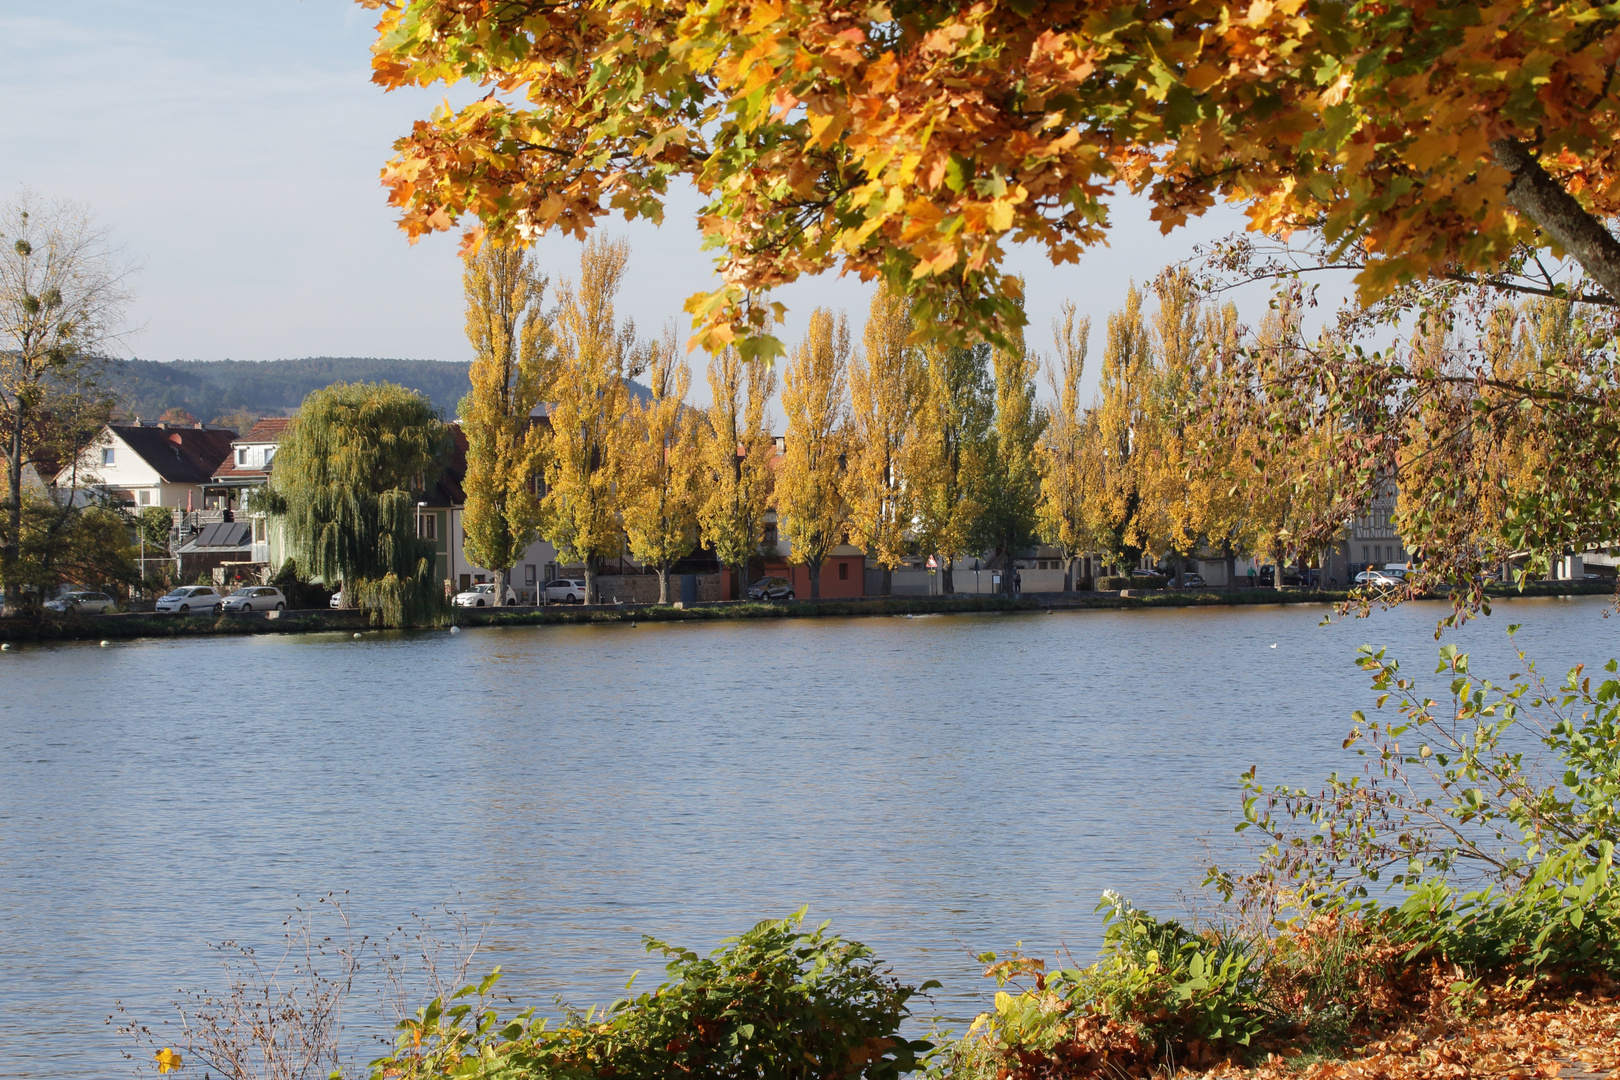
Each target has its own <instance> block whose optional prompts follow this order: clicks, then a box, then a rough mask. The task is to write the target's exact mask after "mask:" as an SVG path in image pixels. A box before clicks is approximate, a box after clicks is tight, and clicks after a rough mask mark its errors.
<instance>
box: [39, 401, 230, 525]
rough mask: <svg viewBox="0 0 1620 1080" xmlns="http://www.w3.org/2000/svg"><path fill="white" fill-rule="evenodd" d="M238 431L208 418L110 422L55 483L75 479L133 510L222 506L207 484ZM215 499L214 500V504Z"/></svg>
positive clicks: (61, 471) (63, 483) (196, 508)
mask: <svg viewBox="0 0 1620 1080" xmlns="http://www.w3.org/2000/svg"><path fill="white" fill-rule="evenodd" d="M235 436H236V432H234V431H232V430H230V429H229V428H220V427H214V426H212V425H208V424H196V425H191V424H168V423H161V422H160V423H155V424H143V423H141V422H140V421H138V420H137V421H133V422H130V423H114V424H108V425H107V426H106V427H105V428H103V429H102V432H101V434H100V436H98V437H97V438H96V440H95V441H94V442H93V443H91V444H90V447H89V448H88V449H86V450H85V452H84V453H83V454H81V455H80V456H79V459H78V471H77V475H76V476H75V475H74V469H73V466H72V465H68V466H65V467H63V468H62V469H61V470H60V471H59V472H58V473H57V475H56V478H55V484H56V486H57V487H58V488H61V487H65V486H67V485H69V484H72V483H74V482H75V481H76V482H77V486H78V487H79V488H81V489H91V490H97V489H99V490H100V491H102V492H103V493H105V494H106V495H108V496H110V497H111V498H113V499H115V500H117V501H118V502H121V503H124V504H125V505H126V506H130V507H133V508H134V509H136V510H139V509H141V508H142V507H147V506H166V507H169V508H170V509H176V510H192V511H200V510H205V509H224V508H225V507H226V504H225V503H223V502H221V501H220V497H219V496H218V495H217V494H211V493H210V491H209V488H210V487H211V484H210V481H211V480H212V479H213V475H214V470H215V469H216V468H217V467H218V466H219V464H220V463H221V462H223V461H224V460H225V459H226V458H227V457H228V456H229V455H230V448H231V440H232V439H233V438H235ZM216 504H217V505H216Z"/></svg>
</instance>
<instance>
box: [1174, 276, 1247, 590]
mask: <svg viewBox="0 0 1620 1080" xmlns="http://www.w3.org/2000/svg"><path fill="white" fill-rule="evenodd" d="M1238 334H1239V328H1238V315H1237V307H1236V305H1234V304H1230V303H1228V304H1225V305H1224V306H1222V307H1220V308H1219V309H1217V308H1215V307H1213V306H1210V307H1209V308H1207V309H1206V310H1205V312H1204V316H1203V329H1202V331H1201V337H1202V339H1203V345H1204V356H1203V369H1204V373H1203V376H1202V380H1201V381H1202V382H1203V384H1204V385H1205V386H1209V385H1211V384H1212V383H1218V382H1219V381H1221V380H1222V379H1224V376H1225V373H1226V370H1227V369H1228V367H1230V365H1231V363H1232V361H1233V359H1234V358H1235V357H1236V356H1237V353H1238V349H1239V341H1238ZM1187 446H1188V454H1189V468H1188V473H1187V492H1188V497H1189V498H1190V499H1191V500H1192V502H1193V504H1194V505H1195V506H1196V508H1197V510H1196V513H1197V517H1198V520H1199V522H1200V527H1201V529H1202V532H1203V535H1204V538H1205V541H1206V542H1207V543H1208V544H1209V545H1210V547H1212V548H1215V549H1217V550H1219V551H1220V553H1221V558H1222V560H1223V561H1224V562H1225V564H1226V586H1227V588H1229V589H1230V588H1236V587H1237V584H1238V582H1237V557H1238V555H1239V554H1247V553H1248V551H1249V549H1250V546H1251V544H1252V542H1253V539H1254V537H1253V530H1254V514H1253V507H1252V506H1251V504H1250V501H1249V498H1248V495H1247V493H1246V491H1245V488H1246V484H1245V483H1244V480H1243V477H1244V475H1245V473H1246V472H1247V471H1248V469H1249V465H1248V462H1249V460H1250V458H1252V457H1253V455H1254V453H1255V450H1256V447H1255V443H1254V432H1253V431H1252V430H1249V429H1244V430H1240V431H1237V432H1230V433H1223V432H1222V431H1220V429H1219V420H1218V417H1217V416H1216V415H1215V414H1214V413H1213V412H1211V411H1210V410H1207V409H1205V410H1200V411H1198V412H1197V413H1195V414H1194V416H1193V419H1192V422H1191V426H1190V428H1189V430H1188V433H1187Z"/></svg>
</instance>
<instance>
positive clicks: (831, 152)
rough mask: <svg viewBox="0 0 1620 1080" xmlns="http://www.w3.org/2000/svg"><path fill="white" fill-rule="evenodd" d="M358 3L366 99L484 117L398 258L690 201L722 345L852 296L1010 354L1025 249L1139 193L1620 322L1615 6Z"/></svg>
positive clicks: (1089, 222) (1582, 0) (401, 147)
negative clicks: (426, 243)
mask: <svg viewBox="0 0 1620 1080" xmlns="http://www.w3.org/2000/svg"><path fill="white" fill-rule="evenodd" d="M361 2H362V3H364V4H366V5H367V6H369V7H373V8H379V9H381V19H380V21H379V24H378V38H377V42H376V45H375V46H374V58H373V78H374V79H375V81H377V82H378V83H380V84H381V85H383V86H385V87H389V88H392V87H401V86H428V85H432V84H435V83H447V84H449V83H456V82H461V81H471V82H473V83H476V84H480V85H484V86H488V87H490V88H491V90H492V91H493V92H492V93H490V94H488V95H487V96H484V97H481V98H479V99H477V100H475V101H473V102H471V103H470V104H468V105H466V106H464V107H462V108H459V109H450V108H445V109H441V110H440V111H438V112H436V113H435V114H434V115H433V116H432V117H431V118H430V119H425V120H422V121H419V122H417V123H416V125H415V126H414V128H413V129H412V131H411V132H410V134H408V135H406V136H405V137H404V138H402V139H401V140H400V141H399V142H398V143H396V150H397V154H396V156H395V157H394V158H393V159H392V160H391V161H390V162H389V163H388V165H387V166H386V168H385V169H384V172H383V179H384V183H385V184H386V186H387V187H388V188H389V191H390V200H391V202H392V203H393V204H394V205H395V206H397V207H398V208H399V211H400V215H401V224H402V226H403V228H404V229H405V230H406V232H407V233H408V234H409V235H411V236H412V237H413V238H414V237H416V236H420V235H422V234H424V233H428V232H433V231H440V230H449V229H453V228H456V227H457V226H458V224H459V225H462V226H470V229H469V235H470V237H471V238H472V239H474V240H475V241H476V237H477V234H478V231H479V230H480V229H484V230H488V231H489V232H491V233H492V234H494V235H496V236H499V237H501V238H503V239H506V238H519V237H522V238H527V237H531V236H533V235H535V234H537V233H539V232H543V231H545V230H548V229H553V228H560V229H563V230H564V231H567V232H571V233H574V234H576V235H577V234H581V233H582V232H583V231H584V230H586V229H588V228H589V227H590V226H591V225H592V224H593V223H595V222H596V221H597V219H598V218H600V217H601V216H602V215H604V214H608V213H611V212H615V211H617V212H621V213H623V214H625V215H626V216H627V217H635V216H643V217H649V218H652V219H654V220H658V219H660V218H661V216H662V214H663V209H664V201H665V198H666V197H667V194H668V191H669V186H670V183H671V181H673V180H676V179H677V178H685V179H687V180H690V181H691V182H693V183H695V184H696V186H697V187H698V189H699V190H700V191H701V192H702V193H703V194H704V195H705V196H707V197H708V199H709V202H708V204H707V205H706V206H705V207H704V209H703V210H702V212H701V214H700V217H699V223H700V226H701V228H702V230H703V232H704V235H705V238H706V242H707V243H708V245H709V246H710V247H712V248H714V249H715V250H716V251H717V252H718V256H717V262H718V265H719V269H720V271H721V273H722V276H723V278H724V282H725V284H724V285H723V286H722V287H721V288H720V289H719V290H717V291H715V292H713V293H711V294H707V295H698V296H695V297H693V298H692V300H691V301H689V303H688V308H689V310H690V311H692V312H693V314H694V315H695V316H696V318H697V319H698V321H699V324H700V330H701V333H700V341H701V342H702V343H703V344H704V345H706V346H708V347H710V348H716V347H718V346H720V345H723V344H725V343H726V342H727V341H729V340H731V339H732V338H733V337H734V336H737V335H739V334H740V335H745V336H746V337H747V338H748V340H744V341H743V342H742V343H741V344H742V347H743V348H744V349H745V351H747V350H751V349H755V348H763V349H766V350H770V351H777V350H780V345H779V344H778V343H777V342H775V341H774V339H768V338H765V337H763V336H761V335H763V334H764V333H765V332H766V331H768V329H769V327H770V325H771V322H772V318H773V310H772V308H771V307H770V306H768V305H762V304H760V303H758V302H757V299H758V293H759V292H760V290H764V289H769V288H771V287H773V286H776V285H779V284H781V283H784V282H788V281H792V280H794V279H795V278H798V277H799V276H801V275H804V274H814V273H819V272H822V271H824V270H827V269H833V268H839V269H843V270H846V271H850V272H853V273H855V274H857V275H859V276H860V277H861V278H862V279H865V280H871V279H873V278H883V279H885V280H887V281H888V282H889V283H890V284H891V285H893V286H895V287H896V288H899V289H903V290H905V291H907V292H909V293H911V294H912V295H913V296H914V297H915V299H916V301H917V303H918V304H919V307H920V311H921V313H922V315H923V316H924V317H925V318H932V317H934V316H936V315H941V314H943V315H945V316H946V318H947V322H946V325H947V326H949V327H957V328H966V329H969V330H974V331H981V332H987V333H990V334H991V335H993V336H996V337H1000V336H1001V335H1002V334H1003V333H1005V332H1006V331H1008V330H1010V329H1012V328H1014V327H1016V326H1017V325H1019V324H1020V323H1021V322H1022V318H1023V316H1022V313H1021V311H1020V310H1019V307H1018V303H1017V301H1018V285H1017V283H1016V282H1015V281H1014V280H1013V279H1012V278H1011V277H1009V276H1007V275H1004V274H1003V273H1002V272H1001V270H1000V269H999V264H1000V261H1001V259H1002V258H1003V256H1004V255H1005V252H1006V246H1007V244H1008V243H1009V242H1015V241H1016V242H1031V243H1035V244H1038V245H1040V246H1041V247H1043V248H1044V249H1045V252H1046V254H1047V255H1048V257H1050V258H1051V260H1052V261H1053V262H1055V263H1064V262H1073V261H1075V260H1076V259H1078V257H1079V256H1080V254H1081V252H1082V251H1083V250H1084V249H1085V248H1086V247H1088V246H1091V245H1094V244H1096V243H1099V242H1100V241H1102V240H1103V239H1104V238H1105V237H1106V235H1107V230H1108V225H1109V214H1108V208H1107V205H1106V201H1105V200H1106V199H1107V198H1108V197H1109V196H1111V195H1116V194H1120V193H1136V194H1140V195H1142V196H1145V197H1146V198H1147V199H1148V200H1149V202H1150V204H1151V207H1152V211H1151V212H1152V216H1153V219H1154V220H1155V221H1157V222H1158V223H1159V224H1160V225H1161V227H1162V228H1164V229H1165V230H1170V229H1172V228H1174V227H1176V226H1178V225H1180V224H1182V223H1183V222H1185V221H1186V220H1187V219H1188V218H1189V217H1190V216H1192V215H1195V214H1199V213H1202V212H1203V211H1204V210H1206V209H1207V208H1209V207H1210V206H1212V205H1214V203H1215V202H1216V201H1218V200H1229V201H1234V202H1238V203H1241V204H1242V205H1243V206H1244V208H1245V212H1246V213H1247V214H1248V216H1249V219H1250V223H1251V227H1252V228H1254V229H1257V230H1260V231H1264V232H1267V233H1288V232H1290V231H1292V230H1296V229H1301V228H1309V229H1315V230H1320V232H1321V234H1322V235H1323V236H1325V238H1326V240H1327V241H1328V243H1329V244H1331V245H1334V246H1343V245H1349V244H1356V245H1360V246H1361V247H1362V249H1363V250H1365V251H1366V252H1367V253H1368V254H1369V260H1368V261H1367V263H1366V265H1365V267H1364V269H1363V270H1362V271H1361V273H1360V274H1359V276H1358V281H1359V283H1360V286H1361V289H1362V293H1363V296H1364V297H1372V296H1377V295H1381V294H1382V293H1384V292H1387V291H1388V290H1390V289H1391V288H1393V287H1395V286H1396V285H1398V284H1399V283H1400V282H1402V281H1405V280H1409V279H1411V278H1413V277H1423V276H1426V275H1430V274H1434V273H1437V272H1444V271H1448V270H1452V269H1457V268H1461V269H1463V270H1488V269H1490V268H1493V267H1495V266H1497V265H1499V264H1500V263H1501V262H1503V261H1504V260H1505V259H1508V258H1510V257H1512V256H1513V254H1514V253H1515V252H1516V251H1518V250H1520V249H1522V248H1523V246H1524V245H1525V244H1529V245H1530V246H1531V247H1545V246H1548V245H1553V246H1556V247H1557V248H1558V249H1561V250H1562V251H1564V252H1567V253H1568V254H1569V255H1571V256H1573V257H1574V258H1575V259H1576V260H1578V261H1579V262H1580V264H1581V266H1582V267H1583V268H1584V269H1585V271H1586V273H1587V275H1588V276H1589V277H1590V278H1591V279H1592V280H1593V281H1595V282H1596V283H1597V285H1598V286H1599V288H1600V291H1601V292H1606V294H1607V296H1608V297H1609V298H1611V299H1612V298H1616V297H1620V242H1617V241H1616V240H1615V239H1614V237H1613V236H1612V235H1611V234H1610V233H1609V232H1608V230H1607V229H1606V228H1605V227H1604V222H1605V221H1606V220H1608V219H1611V218H1612V217H1613V216H1614V215H1615V214H1616V212H1617V211H1620V172H1617V170H1616V154H1617V152H1620V151H1617V149H1616V144H1615V142H1614V140H1613V139H1612V137H1611V136H1612V132H1613V131H1614V130H1616V128H1617V126H1620V83H1617V81H1616V80H1615V79H1614V78H1613V70H1614V65H1615V61H1616V57H1617V55H1620V13H1617V12H1616V10H1615V9H1614V8H1613V7H1612V6H1604V5H1601V4H1598V3H1594V2H1592V0H1539V2H1537V3H1523V2H1522V0H1464V2H1458V0H1445V2H1442V0H1407V2H1404V3H1400V4H1389V3H1386V2H1383V0H1257V2H1252V3H1250V2H1241V3H1234V2H1222V0H1057V2H1052V3H1041V4H1034V3H1030V2H1028V0H975V2H972V3H968V2H965V0H942V2H940V3H929V4H923V3H904V4H892V3H880V2H876V0H805V2H801V3H793V4H775V3H771V4H765V3H760V4H704V5H695V4H688V3H679V2H670V0H620V2H617V3H612V4H602V3H595V2H587V0H574V2H559V3H555V4H545V5H538V4H510V5H491V4H488V3H485V2H483V0H361ZM469 218H476V221H471V220H466V219H469Z"/></svg>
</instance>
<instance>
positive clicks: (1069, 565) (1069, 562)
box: [1063, 555, 1074, 592]
mask: <svg viewBox="0 0 1620 1080" xmlns="http://www.w3.org/2000/svg"><path fill="white" fill-rule="evenodd" d="M1063 591H1064V592H1074V556H1073V555H1070V556H1068V557H1067V558H1065V559H1064V560H1063Z"/></svg>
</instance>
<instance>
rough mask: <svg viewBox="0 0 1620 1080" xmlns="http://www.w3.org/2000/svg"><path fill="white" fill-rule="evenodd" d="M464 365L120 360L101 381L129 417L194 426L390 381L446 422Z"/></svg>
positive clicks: (463, 385)
mask: <svg viewBox="0 0 1620 1080" xmlns="http://www.w3.org/2000/svg"><path fill="white" fill-rule="evenodd" d="M471 366H472V365H471V364H465V363H460V364H458V363H450V362H447V361H443V360H386V359H378V358H374V357H367V356H315V357H310V358H308V359H305V360H265V361H256V360H173V361H168V362H163V361H157V360H122V361H119V362H118V363H117V364H116V365H115V366H114V368H113V370H112V371H110V372H109V373H108V382H109V383H110V384H111V385H112V388H113V390H114V391H115V392H116V393H117V394H118V397H119V400H120V401H121V402H122V403H123V406H124V408H125V409H126V410H127V411H128V413H129V415H130V416H132V417H139V418H141V419H143V420H155V419H157V418H158V417H159V416H161V415H162V414H163V413H165V412H167V411H168V410H170V409H184V410H185V411H186V412H188V413H190V414H191V415H193V416H195V417H197V419H199V420H214V419H216V418H219V417H224V416H230V415H232V414H243V413H250V414H253V415H255V416H286V415H288V414H290V413H292V412H293V411H294V410H296V409H297V408H298V406H299V404H300V403H301V402H303V400H304V395H306V394H308V393H309V392H310V391H311V390H319V389H320V388H321V387H323V386H330V385H331V384H332V383H335V382H392V383H399V384H400V385H401V386H406V387H409V388H410V389H412V390H418V391H420V392H422V393H423V394H426V395H427V397H428V399H429V400H430V401H432V402H433V407H434V408H436V409H438V410H439V411H440V412H441V413H443V414H444V416H445V418H446V419H449V418H451V417H454V416H455V414H456V403H457V402H459V401H460V400H461V399H462V397H463V396H464V395H465V394H466V393H467V391H468V390H470V389H471V388H472V384H471V383H470V382H469V381H468V377H467V371H468V369H469V368H470V367H471Z"/></svg>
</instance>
